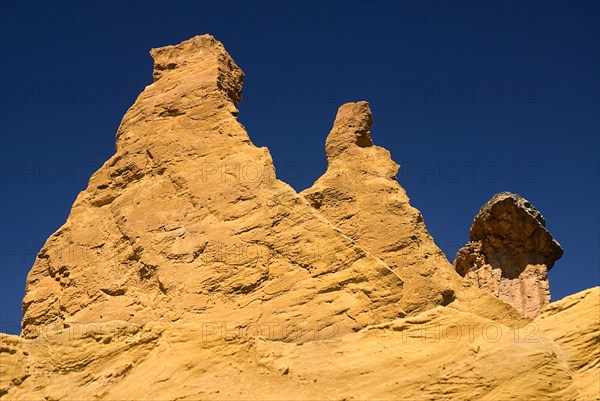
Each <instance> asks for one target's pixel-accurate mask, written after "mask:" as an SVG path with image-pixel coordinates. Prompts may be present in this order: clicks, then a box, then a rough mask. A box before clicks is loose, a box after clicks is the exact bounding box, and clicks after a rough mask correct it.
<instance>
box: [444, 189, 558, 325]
mask: <svg viewBox="0 0 600 401" xmlns="http://www.w3.org/2000/svg"><path fill="white" fill-rule="evenodd" d="M545 225H546V224H545V221H544V218H543V217H542V214H541V213H540V212H539V211H538V210H537V209H536V208H535V207H533V205H532V204H531V203H530V202H529V201H527V200H526V199H524V198H522V197H521V196H519V195H516V194H512V193H510V192H501V193H498V194H496V195H494V196H493V197H492V199H490V200H489V201H488V202H487V203H486V204H485V205H483V207H482V208H481V210H480V211H479V213H478V214H477V216H475V219H474V220H473V226H472V227H471V232H470V239H471V240H470V242H469V243H467V244H466V245H465V246H464V247H463V248H461V249H460V250H459V251H458V253H457V254H456V259H455V261H454V267H455V268H456V271H457V272H458V273H459V274H460V275H461V276H463V277H465V278H466V279H467V280H469V281H470V282H471V283H473V284H474V285H476V286H477V287H479V288H482V289H485V290H486V291H488V292H490V293H492V294H494V295H496V296H497V297H498V298H500V299H502V300H504V301H505V302H508V303H509V304H511V305H512V306H514V307H515V308H517V309H518V310H519V311H521V312H522V313H523V314H525V315H526V316H530V317H534V316H537V315H538V314H539V313H540V311H541V310H542V308H543V307H544V306H546V305H547V304H548V303H549V302H550V289H549V284H548V271H549V270H550V269H551V268H552V266H553V265H554V262H555V261H556V260H557V259H559V258H560V257H561V256H562V254H563V250H562V248H561V247H560V245H559V244H558V242H556V240H555V239H554V238H553V237H552V235H550V233H549V232H548V230H546V227H545Z"/></svg>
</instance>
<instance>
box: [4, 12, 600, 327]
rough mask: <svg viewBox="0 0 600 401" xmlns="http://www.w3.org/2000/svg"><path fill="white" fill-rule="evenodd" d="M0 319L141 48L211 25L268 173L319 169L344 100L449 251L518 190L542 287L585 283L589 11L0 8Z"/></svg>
mask: <svg viewBox="0 0 600 401" xmlns="http://www.w3.org/2000/svg"><path fill="white" fill-rule="evenodd" d="M0 18H1V24H0V29H1V36H0V44H1V47H0V49H1V55H0V56H1V57H0V79H1V87H0V90H1V92H0V101H1V121H0V128H1V151H0V153H1V168H2V170H1V175H0V179H1V190H0V202H1V204H0V209H1V229H0V234H1V238H0V243H1V247H2V248H1V255H0V261H1V267H0V291H1V292H0V322H1V324H2V327H1V331H4V332H11V333H15V332H18V331H19V322H20V319H21V300H22V297H23V295H24V289H25V277H26V275H27V272H28V271H29V269H30V268H31V265H32V264H33V261H34V259H35V255H36V253H37V251H38V250H39V248H40V247H41V246H42V245H43V243H44V242H45V240H46V238H47V237H48V236H49V235H50V234H51V233H52V232H54V231H55V230H56V229H57V228H58V227H59V226H60V225H62V224H63V222H64V221H65V219H66V218H67V216H68V213H69V209H70V207H71V204H72V203H73V201H74V200H75V197H76V196H77V194H78V192H79V191H81V190H83V189H84V188H85V187H86V185H87V180H88V179H89V176H90V175H91V174H92V173H93V172H94V171H95V170H96V169H97V168H99V167H100V166H101V165H102V163H103V162H104V161H105V160H106V159H108V158H109V157H110V156H111V155H112V154H113V153H114V141H115V133H116V129H117V127H118V125H119V123H120V120H121V118H122V117H123V114H124V113H125V111H126V110H127V108H128V107H129V106H130V105H131V104H132V103H133V101H134V100H135V98H136V96H137V95H138V94H139V92H141V91H142V90H143V88H144V87H145V86H146V85H148V84H150V83H151V82H152V60H151V58H150V56H149V54H148V51H149V50H150V48H152V47H160V46H164V45H169V44H176V43H179V42H181V41H182V40H185V39H188V38H190V37H192V36H194V35H197V34H203V33H211V34H213V35H214V36H215V37H216V38H217V39H218V40H220V41H222V42H223V43H224V45H225V47H226V49H227V50H228V51H229V53H230V54H231V55H232V57H233V58H234V59H235V61H236V62H237V63H238V65H239V66H240V67H241V68H242V69H243V70H244V72H245V73H246V79H245V82H246V84H245V89H244V92H243V96H244V99H243V100H242V101H241V103H240V104H239V106H238V108H239V109H240V115H239V118H240V120H241V121H242V123H243V124H244V125H245V126H246V128H247V130H248V132H249V135H250V137H251V139H252V141H253V142H254V143H255V144H256V145H258V146H267V147H268V148H269V149H270V151H271V154H272V156H273V159H274V161H275V164H276V167H277V173H278V176H279V178H280V179H282V180H284V181H286V182H288V183H289V184H291V185H292V186H293V187H294V188H296V190H302V189H304V188H306V187H308V186H310V185H311V184H312V182H313V181H314V180H315V179H316V178H318V177H319V176H320V175H321V174H322V173H323V171H324V170H325V167H326V165H325V154H324V142H325V137H326V135H327V133H328V132H329V129H330V128H331V125H332V123H333V119H334V117H335V113H336V110H337V108H338V107H339V105H341V104H343V103H345V102H348V101H358V100H367V101H369V102H370V104H371V109H372V111H373V114H374V125H373V128H372V136H373V139H374V141H375V142H376V144H378V145H381V146H384V147H386V148H387V149H388V150H390V152H391V153H392V157H393V158H394V160H395V161H397V162H398V163H399V164H401V165H402V167H401V169H400V172H399V174H398V179H399V181H400V183H401V185H402V186H403V187H404V188H405V189H406V191H407V193H408V195H409V196H410V198H411V200H412V204H413V205H414V206H416V207H417V208H418V209H420V210H421V212H422V213H423V215H424V218H425V223H426V224H427V227H428V229H429V231H430V232H431V233H432V235H433V237H434V238H435V240H436V242H437V244H438V245H439V246H440V247H441V248H442V249H443V250H444V251H445V252H446V253H447V255H448V256H449V258H450V259H451V260H452V259H453V257H454V253H455V252H456V249H457V248H458V247H460V246H462V245H463V244H464V243H465V242H466V241H467V240H468V231H469V227H470V225H471V223H472V219H473V217H474V215H475V214H476V213H477V211H478V210H479V208H480V207H481V206H482V205H483V204H484V203H485V202H486V201H487V200H488V199H489V198H490V197H491V196H492V195H493V194H494V193H496V192H500V191H511V192H516V193H519V194H520V195H522V196H524V197H525V198H527V199H529V200H530V201H531V202H532V203H533V204H534V205H535V206H536V207H537V208H538V209H539V210H540V211H541V212H542V214H543V215H544V217H545V218H546V221H547V227H548V229H549V231H550V232H551V233H552V234H553V235H554V237H555V238H556V239H557V240H558V241H559V242H560V243H561V245H562V246H563V248H564V250H565V254H564V256H563V258H562V259H561V260H559V261H558V262H557V263H556V264H555V266H554V268H553V269H552V271H551V272H550V289H551V292H552V296H553V299H560V298H562V297H564V296H566V295H568V294H572V293H574V292H577V291H580V290H582V289H585V288H588V287H591V286H594V285H598V283H599V281H600V277H599V251H598V243H599V238H598V227H599V214H598V204H599V150H600V149H599V109H600V107H599V106H600V104H599V87H600V84H599V72H598V71H600V65H599V52H598V49H599V48H600V43H599V41H600V40H599V38H600V32H599V22H598V21H600V15H599V5H598V2H593V1H579V2H578V1H569V2H560V1H548V2H545V1H542V2H535V1H533V2H529V1H523V2H505V1H489V2H471V1H465V2H460V1H459V2H438V1H428V2H416V1H398V2H379V3H378V2H369V3H361V2H348V3H342V2H327V1H325V2H302V3H294V2H260V3H259V2H249V1H237V2H218V1H211V2H200V3H195V2H185V1H184V2H173V1H171V2H158V1H153V2H146V3H144V2H141V1H140V2H138V1H124V2H88V3H77V2H67V3H51V2H35V1H33V2H16V1H3V2H2V3H0Z"/></svg>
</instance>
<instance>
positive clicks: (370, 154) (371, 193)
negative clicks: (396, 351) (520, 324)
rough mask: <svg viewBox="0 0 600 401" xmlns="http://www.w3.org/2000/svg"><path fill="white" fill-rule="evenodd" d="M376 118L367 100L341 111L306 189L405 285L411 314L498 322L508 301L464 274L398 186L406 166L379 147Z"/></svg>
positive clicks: (315, 202)
mask: <svg viewBox="0 0 600 401" xmlns="http://www.w3.org/2000/svg"><path fill="white" fill-rule="evenodd" d="M372 123H373V116H372V114H371V110H370V108H369V104H368V103H367V102H357V103H347V104H344V105H343V106H341V107H340V108H339V110H338V113H337V116H336V119H335V122H334V124H333V128H332V129H331V132H330V133H329V135H328V137H327V140H326V142H325V153H326V156H327V164H328V166H327V171H326V172H325V174H324V175H323V176H322V177H320V178H319V179H318V180H317V181H316V182H315V183H314V185H313V186H312V187H311V188H309V189H307V190H305V191H303V192H302V193H301V194H302V195H303V196H304V197H305V198H306V199H307V200H308V201H309V202H310V204H311V205H312V206H313V207H314V208H315V209H317V210H318V211H319V212H321V213H322V214H323V215H325V216H326V217H327V218H328V219H329V220H330V221H331V222H332V223H333V224H334V225H335V226H337V227H338V228H339V229H340V230H341V231H342V232H343V233H344V234H346V235H347V236H348V237H350V238H351V239H352V240H354V241H355V242H356V243H357V244H359V245H360V246H361V247H363V248H364V249H365V250H366V251H368V252H369V253H371V254H373V255H374V256H376V257H378V258H380V259H381V260H382V261H384V262H385V263H386V264H387V265H388V266H389V267H390V268H391V269H393V270H394V272H395V273H396V274H398V276H399V277H400V278H402V280H403V282H404V286H403V293H404V294H406V295H405V296H403V298H402V299H400V301H399V306H400V307H401V308H402V310H403V311H405V312H406V313H408V314H410V313H415V312H421V311H424V310H427V309H431V308H433V307H435V306H437V305H446V306H448V305H449V306H451V307H452V308H457V309H459V310H463V311H468V312H475V313H478V314H480V315H482V316H486V317H489V318H491V319H496V318H498V316H499V315H498V313H500V315H503V314H504V313H509V314H511V316H512V318H513V319H516V320H519V318H518V317H517V315H516V314H515V313H514V311H505V310H504V311H500V310H501V309H503V308H504V306H503V305H502V303H501V302H498V301H497V300H496V299H494V298H493V297H490V296H489V295H488V294H485V293H483V292H482V291H477V290H476V289H474V288H469V284H468V283H466V282H465V281H464V280H461V278H460V277H459V276H458V275H457V274H456V272H455V271H454V269H453V268H452V266H451V264H450V263H449V262H448V260H447V259H446V257H445V255H444V254H443V252H442V251H441V250H440V249H439V248H438V247H437V245H436V244H435V242H434V241H433V238H431V235H430V234H429V232H428V231H427V229H426V228H425V223H424V222H423V216H422V215H421V213H420V212H419V211H418V210H417V209H415V208H414V207H412V206H411V205H410V201H409V198H408V196H407V195H406V191H404V189H403V188H402V187H401V186H400V185H399V184H398V181H397V180H396V174H397V172H398V168H399V166H398V164H396V163H395V162H394V161H393V160H392V159H391V156H390V153H389V152H388V151H387V150H385V149H384V148H381V147H379V146H375V145H374V144H373V140H372V138H371V124H372Z"/></svg>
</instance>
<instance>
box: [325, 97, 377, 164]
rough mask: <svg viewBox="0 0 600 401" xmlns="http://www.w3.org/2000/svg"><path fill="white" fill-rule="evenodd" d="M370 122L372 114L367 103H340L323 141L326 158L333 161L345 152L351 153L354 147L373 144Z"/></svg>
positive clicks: (365, 146) (364, 146)
mask: <svg viewBox="0 0 600 401" xmlns="http://www.w3.org/2000/svg"><path fill="white" fill-rule="evenodd" d="M371 124H373V114H371V109H370V107H369V103H367V102H357V103H346V104H344V105H342V106H341V107H340V108H339V110H338V113H337V116H336V118H335V122H334V123H333V129H332V130H331V133H330V134H329V136H328V137H327V142H326V143H325V153H326V155H327V160H328V161H333V160H334V159H335V158H336V157H338V156H340V155H341V154H343V153H346V152H347V153H348V154H350V155H351V154H353V153H354V152H353V150H354V148H355V147H361V148H367V147H370V146H373V141H372V140H371Z"/></svg>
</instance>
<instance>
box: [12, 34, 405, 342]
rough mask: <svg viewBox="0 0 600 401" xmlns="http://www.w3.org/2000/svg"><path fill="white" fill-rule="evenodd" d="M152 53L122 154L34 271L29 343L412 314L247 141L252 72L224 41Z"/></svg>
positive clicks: (298, 337) (346, 322)
mask: <svg viewBox="0 0 600 401" xmlns="http://www.w3.org/2000/svg"><path fill="white" fill-rule="evenodd" d="M151 54H152V56H153V57H154V60H155V64H154V83H152V84H151V85H149V86H147V87H146V89H145V90H144V91H143V92H142V93H141V94H140V96H139V97H138V99H137V100H136V102H135V104H134V105H133V106H132V107H131V108H130V109H129V110H128V111H127V113H126V115H125V117H124V118H123V122H122V123H121V125H120V127H119V129H118V133H117V152H116V154H115V155H114V156H113V157H111V158H110V160H108V161H107V162H106V163H105V164H104V165H103V166H102V167H101V168H100V170H98V171H97V172H96V173H95V174H94V175H93V176H92V177H91V179H90V182H89V185H88V187H87V189H86V190H85V191H83V192H82V193H80V194H79V196H78V197H77V200H76V201H75V203H74V205H73V207H72V210H71V214H70V215H69V218H68V219H67V222H66V223H65V224H64V225H63V226H62V227H61V228H60V229H59V230H58V231H57V232H56V233H54V234H53V235H52V236H51V237H50V238H49V239H48V241H47V242H46V244H45V245H44V247H43V248H42V250H41V251H40V253H39V255H38V257H37V259H36V261H35V264H34V266H33V268H32V269H31V272H30V273H29V275H28V279H27V288H26V295H25V299H24V300H23V312H24V318H23V323H22V327H23V335H24V336H25V337H28V338H35V337H37V336H38V335H39V334H40V333H43V332H45V331H47V330H50V329H53V330H54V329H62V328H67V327H71V326H74V325H82V324H90V323H96V322H106V321H113V320H119V321H125V322H128V323H135V324H145V323H148V322H152V321H165V322H179V321H203V322H213V323H214V324H215V325H216V327H217V328H218V329H219V330H221V329H232V328H237V329H238V330H241V331H244V330H250V328H252V329H253V330H255V329H256V327H262V329H263V330H267V328H268V327H270V326H269V325H271V326H272V327H271V328H272V330H274V331H276V332H277V334H276V335H277V336H278V337H277V338H279V339H281V340H283V341H302V340H306V339H309V338H313V337H314V335H315V332H319V331H322V330H327V329H326V328H327V327H329V330H330V332H335V333H336V335H342V334H343V333H348V332H353V331H356V330H359V329H361V328H363V327H365V326H366V325H368V324H375V323H381V322H383V321H385V320H386V319H393V318H396V317H399V316H403V312H402V310H401V309H400V308H398V305H397V303H398V301H399V300H400V298H401V297H402V293H403V291H402V286H403V282H402V280H401V279H400V277H398V275H397V274H396V273H395V272H394V271H393V270H392V269H390V268H389V267H388V266H387V265H386V264H385V263H384V262H382V261H381V260H380V259H378V258H376V257H374V256H372V255H371V254H369V253H368V252H366V251H365V250H364V249H363V248H361V247H360V246H358V245H357V244H356V243H355V242H353V241H352V240H351V239H349V238H348V237H346V236H345V235H343V234H342V233H340V231H339V230H337V229H336V228H335V227H334V226H333V225H332V224H331V223H330V222H329V221H327V220H326V219H325V218H323V217H322V216H321V215H320V214H319V213H318V212H317V211H316V210H314V209H313V208H311V207H310V205H309V204H308V203H307V202H306V201H305V200H304V199H303V198H302V197H301V196H299V195H298V194H297V193H296V192H295V191H294V190H293V189H292V188H291V187H290V186H289V185H287V184H285V183H283V182H281V181H279V180H277V179H275V169H274V166H273V161H272V159H271V155H270V154H269V151H268V150H267V149H266V148H257V147H256V146H254V145H253V144H252V143H251V142H250V139H249V138H248V135H247V133H246V131H245V130H244V127H243V126H242V125H241V124H240V123H239V122H238V120H237V117H236V116H237V109H236V108H235V102H237V101H238V100H239V96H240V92H241V85H242V77H243V73H242V71H241V70H240V68H239V67H238V66H237V65H236V64H235V63H234V61H233V60H232V59H231V57H230V56H229V54H228V53H227V52H226V51H225V49H224V48H223V46H222V44H221V43H220V42H218V41H216V40H215V39H214V38H213V37H212V36H209V35H204V36H198V37H195V38H192V39H190V40H187V41H185V42H182V43H181V44H179V45H177V46H167V47H163V48H159V49H153V50H152V51H151ZM334 301H335V302H334ZM323 322H326V323H323ZM321 334H322V333H321Z"/></svg>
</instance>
